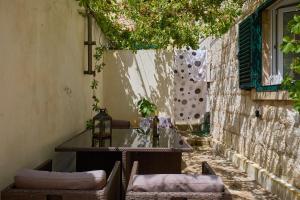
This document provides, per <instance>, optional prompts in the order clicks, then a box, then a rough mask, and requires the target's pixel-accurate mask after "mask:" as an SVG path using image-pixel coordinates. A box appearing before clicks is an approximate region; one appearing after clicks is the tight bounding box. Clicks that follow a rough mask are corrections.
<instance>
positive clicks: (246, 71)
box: [238, 15, 254, 89]
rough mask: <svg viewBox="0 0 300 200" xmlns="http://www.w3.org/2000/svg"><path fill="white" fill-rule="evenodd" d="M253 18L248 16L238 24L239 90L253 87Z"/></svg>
mask: <svg viewBox="0 0 300 200" xmlns="http://www.w3.org/2000/svg"><path fill="white" fill-rule="evenodd" d="M252 26H253V16H252V15H250V16H249V17H247V18H246V19H245V20H244V21H242V22H241V23H240V24H239V39H238V45H239V54H238V59H239V83H240V88H241V89H250V88H252V87H254V81H253V67H252V45H253V43H254V41H253V27H252Z"/></svg>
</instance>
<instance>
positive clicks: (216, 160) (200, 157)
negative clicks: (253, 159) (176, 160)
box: [182, 147, 279, 200]
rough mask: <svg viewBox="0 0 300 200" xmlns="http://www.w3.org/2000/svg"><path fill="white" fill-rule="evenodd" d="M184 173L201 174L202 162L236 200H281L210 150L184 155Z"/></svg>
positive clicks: (196, 150)
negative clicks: (204, 162) (212, 171)
mask: <svg viewBox="0 0 300 200" xmlns="http://www.w3.org/2000/svg"><path fill="white" fill-rule="evenodd" d="M183 160H184V162H183V166H182V167H183V173H191V174H193V173H201V161H207V162H208V163H209V165H211V167H212V168H213V169H214V170H215V171H216V173H217V174H218V175H219V176H221V177H222V179H223V181H224V183H225V184H226V185H227V187H228V188H229V190H230V192H231V194H232V195H233V199H234V200H240V199H241V200H242V199H243V200H256V199H257V200H279V199H278V198H277V197H276V196H274V195H272V194H271V193H269V192H267V191H266V190H264V189H263V188H262V187H261V186H260V185H258V184H257V183H256V182H255V181H254V180H253V179H251V178H249V177H247V175H246V174H245V173H243V172H241V171H240V170H238V169H237V168H235V167H233V165H232V164H231V162H229V161H227V160H225V159H224V158H222V157H219V156H214V155H213V153H212V151H211V150H210V149H206V150H205V149H201V148H200V147H196V148H195V149H194V151H193V152H191V153H185V154H184V155H183Z"/></svg>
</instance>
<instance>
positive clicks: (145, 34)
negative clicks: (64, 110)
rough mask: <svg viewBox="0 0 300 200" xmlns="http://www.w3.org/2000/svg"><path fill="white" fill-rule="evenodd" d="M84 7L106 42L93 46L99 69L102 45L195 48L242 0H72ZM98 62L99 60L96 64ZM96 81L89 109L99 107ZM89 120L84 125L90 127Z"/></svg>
mask: <svg viewBox="0 0 300 200" xmlns="http://www.w3.org/2000/svg"><path fill="white" fill-rule="evenodd" d="M76 1H78V3H79V5H80V6H81V7H83V8H85V9H86V10H87V12H89V13H90V14H91V15H92V16H93V18H94V19H95V21H96V22H97V24H98V26H99V27H100V29H101V31H102V33H103V34H104V35H105V37H106V39H107V41H108V44H107V46H106V47H104V46H102V45H100V47H97V49H96V54H95V58H96V60H97V62H98V64H96V66H95V68H96V71H97V72H100V71H101V70H102V68H103V67H104V63H103V62H102V61H101V60H102V59H101V58H102V55H103V52H104V50H105V48H111V49H130V50H133V51H136V50H138V49H142V48H143V49H145V48H159V49H165V48H170V47H171V48H181V47H185V46H189V47H191V48H193V49H197V48H198V44H199V39H200V38H204V37H207V36H220V35H222V34H223V33H225V32H227V30H228V29H229V28H230V27H231V25H232V23H233V22H234V21H235V19H236V17H237V16H238V15H239V14H240V11H241V5H242V3H243V2H244V0H76ZM99 63H100V64H99ZM98 84H99V83H98V81H97V80H96V79H95V77H94V79H93V81H92V84H91V88H92V89H93V100H94V103H93V111H95V112H98V111H99V98H97V97H96V93H95V91H96V89H97V86H98ZM91 125H92V124H91V120H89V121H88V122H87V127H91Z"/></svg>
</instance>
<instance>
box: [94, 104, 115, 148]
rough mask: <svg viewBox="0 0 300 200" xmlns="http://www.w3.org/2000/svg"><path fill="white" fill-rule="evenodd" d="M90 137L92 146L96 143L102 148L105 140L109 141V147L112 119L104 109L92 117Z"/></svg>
mask: <svg viewBox="0 0 300 200" xmlns="http://www.w3.org/2000/svg"><path fill="white" fill-rule="evenodd" d="M92 135H93V139H92V140H93V141H92V146H95V145H96V143H98V144H99V146H103V145H104V143H105V141H106V140H107V139H109V142H110V145H111V142H112V141H111V139H112V118H111V116H109V115H108V114H107V112H106V109H100V112H99V113H98V114H97V115H95V116H94V118H93V129H92Z"/></svg>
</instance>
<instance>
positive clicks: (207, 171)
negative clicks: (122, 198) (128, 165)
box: [126, 161, 232, 200]
mask: <svg viewBox="0 0 300 200" xmlns="http://www.w3.org/2000/svg"><path fill="white" fill-rule="evenodd" d="M135 175H138V162H137V161H135V162H134V164H133V167H132V171H131V176H130V180H129V184H128V188H127V193H126V200H153V199H157V200H196V199H197V200H220V199H222V200H223V199H224V200H231V199H232V197H231V194H230V193H229V191H228V189H227V188H226V187H224V188H225V189H224V191H223V192H135V191H132V186H133V177H134V176H135ZM202 175H216V174H215V172H214V171H213V169H212V168H211V167H210V166H209V165H208V164H207V162H203V163H202Z"/></svg>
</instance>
